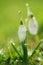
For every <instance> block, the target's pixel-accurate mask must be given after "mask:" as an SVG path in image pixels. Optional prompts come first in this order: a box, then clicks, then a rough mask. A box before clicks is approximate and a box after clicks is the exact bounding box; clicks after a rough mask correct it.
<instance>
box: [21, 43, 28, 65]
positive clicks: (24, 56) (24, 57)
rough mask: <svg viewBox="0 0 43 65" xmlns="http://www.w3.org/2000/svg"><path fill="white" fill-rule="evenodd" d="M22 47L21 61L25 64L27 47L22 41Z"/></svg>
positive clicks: (26, 61)
mask: <svg viewBox="0 0 43 65" xmlns="http://www.w3.org/2000/svg"><path fill="white" fill-rule="evenodd" d="M21 44H22V49H23V63H24V65H27V63H28V51H27V47H26V45H25V42H22V43H21Z"/></svg>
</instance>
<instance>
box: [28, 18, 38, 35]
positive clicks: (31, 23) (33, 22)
mask: <svg viewBox="0 0 43 65" xmlns="http://www.w3.org/2000/svg"><path fill="white" fill-rule="evenodd" d="M28 29H29V32H30V33H31V34H32V35H36V34H37V32H38V23H37V21H36V19H35V18H34V17H33V18H32V19H31V20H30V21H29V23H28Z"/></svg>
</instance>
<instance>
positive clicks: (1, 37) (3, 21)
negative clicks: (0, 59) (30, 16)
mask: <svg viewBox="0 0 43 65" xmlns="http://www.w3.org/2000/svg"><path fill="white" fill-rule="evenodd" d="M27 2H28V3H29V5H30V9H31V11H32V12H33V13H34V15H35V17H36V19H37V21H38V23H39V30H40V28H41V29H43V25H42V23H43V0H19V1H18V0H7V1H5V0H4V1H3V0H2V1H1V0H0V48H2V47H4V46H5V45H6V43H7V40H8V39H11V38H13V39H14V40H15V42H18V35H17V31H18V26H19V23H20V20H19V17H20V16H19V14H18V10H19V9H20V10H21V11H22V18H23V22H24V23H25V18H26V14H27V11H26V6H25V4H26V3H27ZM40 33H41V34H39V35H40V36H39V38H41V37H42V38H43V31H42V30H40Z"/></svg>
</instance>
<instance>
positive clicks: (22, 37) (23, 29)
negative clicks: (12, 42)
mask: <svg viewBox="0 0 43 65" xmlns="http://www.w3.org/2000/svg"><path fill="white" fill-rule="evenodd" d="M18 36H19V40H20V41H24V40H25V38H26V27H25V26H24V25H20V27H19V30H18Z"/></svg>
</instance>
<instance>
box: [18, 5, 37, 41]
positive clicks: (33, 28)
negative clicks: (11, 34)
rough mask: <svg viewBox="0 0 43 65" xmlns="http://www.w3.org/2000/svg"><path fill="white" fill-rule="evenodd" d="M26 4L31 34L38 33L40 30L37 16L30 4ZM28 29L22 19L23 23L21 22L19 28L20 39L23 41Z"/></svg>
mask: <svg viewBox="0 0 43 65" xmlns="http://www.w3.org/2000/svg"><path fill="white" fill-rule="evenodd" d="M26 6H27V20H28V17H30V20H29V21H28V22H27V23H28V24H27V27H28V31H29V32H30V34H32V35H36V34H37V32H38V23H37V21H36V19H35V17H34V16H33V14H32V12H31V11H30V9H29V7H28V4H26ZM27 20H26V21H27ZM26 31H27V29H26V27H25V26H24V25H23V23H22V20H21V24H20V26H19V30H18V36H19V40H20V41H21V42H22V41H24V40H25V38H26Z"/></svg>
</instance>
